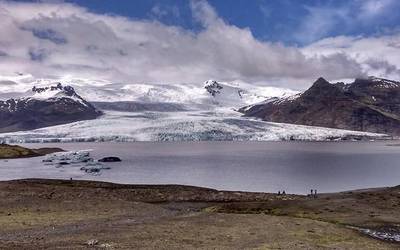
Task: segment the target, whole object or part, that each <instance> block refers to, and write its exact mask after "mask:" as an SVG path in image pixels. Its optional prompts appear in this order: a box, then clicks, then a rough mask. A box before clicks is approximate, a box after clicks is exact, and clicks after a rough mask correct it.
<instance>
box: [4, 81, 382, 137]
mask: <svg viewBox="0 0 400 250" xmlns="http://www.w3.org/2000/svg"><path fill="white" fill-rule="evenodd" d="M20 77H21V76H20ZM14 80H15V79H14ZM22 80H23V81H22ZM22 80H21V79H19V81H20V82H18V83H16V84H15V86H14V85H12V86H13V87H9V88H7V89H8V91H9V92H10V93H11V92H13V93H19V94H20V95H21V96H24V97H22V98H21V99H23V100H36V101H42V102H43V101H45V102H49V100H59V99H65V98H67V99H71V100H74V102H75V103H78V104H81V105H82V106H88V105H91V104H93V105H94V106H95V107H98V108H99V109H101V110H103V112H104V115H102V116H100V117H98V118H97V119H94V120H86V119H85V120H83V121H78V120H77V121H76V122H73V123H69V124H64V125H58V126H51V125H54V124H50V125H48V126H49V127H45V128H40V129H36V130H29V131H22V132H13V133H3V134H0V141H1V140H5V141H8V142H54V141H182V140H184V141H190V140H193V141H198V140H292V139H294V140H336V139H343V138H382V137H385V135H381V134H371V133H362V132H354V131H346V130H337V129H327V128H320V127H307V126H298V125H290V124H278V123H270V122H265V121H261V120H258V119H255V118H249V117H242V114H241V113H239V112H237V111H236V110H238V109H239V108H240V107H243V106H248V105H251V104H254V103H260V102H270V101H279V100H282V99H291V98H295V97H296V94H298V92H296V91H292V90H289V89H281V88H275V87H261V86H253V85H251V84H246V83H241V82H229V83H228V82H218V81H215V80H208V81H206V82H205V83H204V84H199V85H196V84H164V85H163V84H158V85H156V84H122V83H111V82H107V81H99V82H96V81H90V80H84V79H61V80H60V84H56V85H51V84H52V83H53V81H51V80H49V79H39V80H37V79H36V80H33V81H32V82H29V78H27V77H26V78H22ZM15 81H16V82H17V80H15ZM20 84H24V85H25V86H26V85H29V84H32V86H35V87H34V88H32V90H31V91H28V92H26V91H21V89H20V87H19V85H20ZM64 85H68V86H73V88H72V87H66V86H64ZM10 86H11V85H10ZM75 91H76V92H75ZM77 93H79V95H78V94H77ZM85 100H88V101H91V103H90V104H89V103H88V102H86V101H85ZM97 116H98V115H97ZM97 116H96V117H97ZM39 117H41V116H39ZM40 119H48V117H41V118H40Z"/></svg>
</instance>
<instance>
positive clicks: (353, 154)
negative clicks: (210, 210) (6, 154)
mask: <svg viewBox="0 0 400 250" xmlns="http://www.w3.org/2000/svg"><path fill="white" fill-rule="evenodd" d="M396 143H399V142H393V141H392V142H390V141H389V142H388V141H386V142H184V143H182V142H179V143H166V142H162V143H157V142H155V143H154V142H148V143H146V142H137V143H65V144H27V146H28V147H54V146H55V147H61V148H64V149H66V150H79V149H93V152H92V156H94V157H95V158H100V157H104V156H119V157H120V158H122V160H123V162H122V163H110V166H111V167H112V169H111V170H104V171H103V172H102V173H101V175H99V176H93V175H90V174H86V173H83V172H82V171H80V170H79V168H77V167H71V166H65V167H64V168H55V167H54V166H46V165H43V163H42V162H41V158H40V157H39V158H30V159H18V160H9V161H8V162H6V161H0V179H1V180H9V179H19V178H31V177H38V178H70V177H72V178H74V179H91V180H102V181H111V182H119V183H141V184H144V183H145V184H172V183H173V184H187V185H195V186H204V187H211V188H217V189H224V190H243V191H266V192H277V191H278V190H286V192H289V193H308V192H309V190H310V189H318V191H319V192H333V191H342V190H349V189H358V188H367V187H381V186H394V185H399V184H400V146H388V144H396Z"/></svg>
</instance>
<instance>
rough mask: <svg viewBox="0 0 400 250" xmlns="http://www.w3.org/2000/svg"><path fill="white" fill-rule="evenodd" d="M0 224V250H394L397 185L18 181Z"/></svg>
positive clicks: (2, 198)
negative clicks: (341, 188) (293, 189)
mask: <svg viewBox="0 0 400 250" xmlns="http://www.w3.org/2000/svg"><path fill="white" fill-rule="evenodd" d="M0 224H1V225H2V226H1V227H0V246H1V248H6V249H55V248H65V249H82V248H83V249H84V248H91V247H93V248H97V249H101V248H104V249H156V248H157V249H160V248H161V249H193V248H203V249H398V248H399V247H400V245H399V244H398V242H397V239H398V238H397V237H398V235H399V233H400V231H399V227H398V225H399V224H400V186H398V187H393V188H381V189H371V190H360V191H351V192H343V193H334V194H321V195H318V197H308V196H298V195H275V194H266V193H246V192H224V191H217V190H213V189H206V188H198V187H190V186H175V185H165V186H159V185H158V186H157V185H120V184H111V183H101V182H89V181H72V180H71V181H69V180H64V181H62V180H39V179H31V180H16V181H7V182H0ZM374 237H375V238H374ZM379 238H380V239H381V240H378V239H379ZM396 242H397V243H396Z"/></svg>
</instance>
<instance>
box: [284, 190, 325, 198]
mask: <svg viewBox="0 0 400 250" xmlns="http://www.w3.org/2000/svg"><path fill="white" fill-rule="evenodd" d="M285 194H286V192H285V190H283V191H282V192H281V191H280V190H279V191H278V195H285ZM308 197H311V198H317V197H318V191H317V190H316V189H311V194H309V195H308Z"/></svg>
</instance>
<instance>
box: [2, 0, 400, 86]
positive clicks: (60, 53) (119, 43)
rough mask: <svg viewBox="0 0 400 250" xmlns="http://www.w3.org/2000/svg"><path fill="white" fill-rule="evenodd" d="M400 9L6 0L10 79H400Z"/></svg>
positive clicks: (309, 2)
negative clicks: (18, 77)
mask: <svg viewBox="0 0 400 250" xmlns="http://www.w3.org/2000/svg"><path fill="white" fill-rule="evenodd" d="M399 9H400V1H398V0H279V1H277V0H252V1H249V0H235V1H230V0H208V1H206V0H135V1H122V0H120V1H111V0H69V1H61V0H46V1H2V0H0V20H1V21H0V34H2V35H1V36H0V75H2V76H8V75H15V74H21V73H23V74H31V75H33V77H35V78H62V77H66V76H68V77H76V78H88V79H93V80H102V79H104V80H108V81H113V82H124V83H128V84H135V83H159V84H161V83H162V84H168V83H196V84H202V83H203V82H204V81H205V80H208V79H216V80H220V81H243V82H247V83H252V84H257V85H273V86H282V87H290V88H293V89H303V88H305V87H307V86H309V85H310V84H311V83H312V82H313V81H315V79H317V78H318V77H320V76H322V77H325V78H326V79H328V80H330V81H340V80H343V79H352V78H356V77H367V76H371V75H374V76H378V77H385V78H390V79H394V80H400V12H399V11H398V10H399ZM0 84H2V83H1V82H0Z"/></svg>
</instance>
